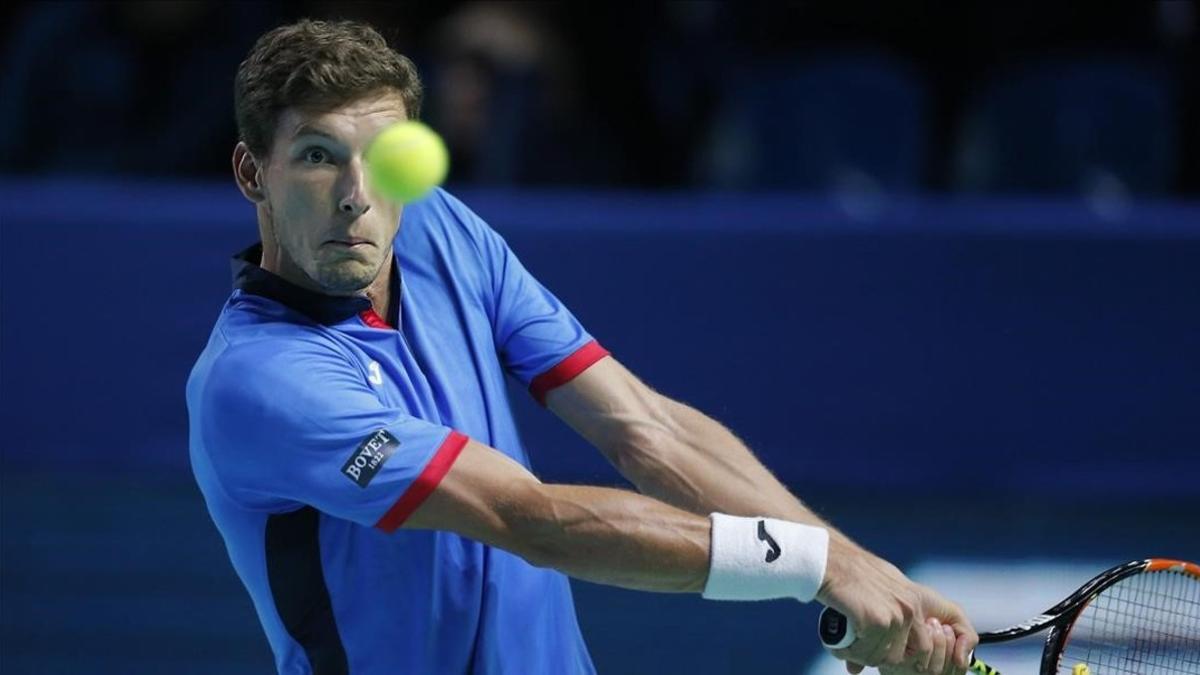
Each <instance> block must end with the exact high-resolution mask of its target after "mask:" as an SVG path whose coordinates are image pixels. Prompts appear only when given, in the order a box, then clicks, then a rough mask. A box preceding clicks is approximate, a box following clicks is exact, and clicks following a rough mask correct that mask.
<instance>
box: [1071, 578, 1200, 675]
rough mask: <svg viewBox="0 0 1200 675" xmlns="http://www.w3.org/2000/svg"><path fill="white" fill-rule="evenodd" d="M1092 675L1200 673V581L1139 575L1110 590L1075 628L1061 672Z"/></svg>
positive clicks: (1084, 613)
mask: <svg viewBox="0 0 1200 675" xmlns="http://www.w3.org/2000/svg"><path fill="white" fill-rule="evenodd" d="M1079 664H1086V665H1087V667H1088V668H1087V672H1088V673H1089V674H1090V675H1110V674H1111V675H1122V674H1125V673H1130V674H1136V675H1160V674H1161V675H1175V674H1176V673H1187V674H1188V675H1196V674H1197V673H1200V579H1198V578H1196V577H1194V576H1192V575H1190V574H1187V573H1183V572H1174V571H1155V572H1144V573H1141V574H1135V575H1133V576H1131V577H1128V578H1126V579H1123V580H1121V581H1119V582H1117V583H1116V584H1114V585H1113V586H1111V587H1109V588H1107V589H1105V590H1104V591H1102V592H1101V593H1100V594H1099V595H1097V596H1096V597H1095V598H1093V599H1092V601H1091V602H1090V603H1089V604H1088V605H1087V607H1085V608H1084V610H1083V612H1082V613H1080V615H1079V617H1078V618H1076V620H1075V622H1074V624H1073V625H1072V626H1071V628H1070V634H1069V635H1068V637H1067V641H1066V644H1065V645H1064V649H1063V651H1062V657H1061V659H1060V660H1059V672H1063V673H1072V672H1077V671H1076V670H1075V669H1076V668H1077V666H1078V665H1079Z"/></svg>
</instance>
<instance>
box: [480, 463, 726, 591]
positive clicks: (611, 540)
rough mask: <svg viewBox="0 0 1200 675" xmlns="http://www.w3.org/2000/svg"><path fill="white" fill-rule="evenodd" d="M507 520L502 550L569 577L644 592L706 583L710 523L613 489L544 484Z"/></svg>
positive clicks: (688, 588)
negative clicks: (530, 501)
mask: <svg viewBox="0 0 1200 675" xmlns="http://www.w3.org/2000/svg"><path fill="white" fill-rule="evenodd" d="M534 503H535V504H536V506H534V507H533V508H530V507H529V503H528V502H527V503H526V504H525V505H524V506H523V508H521V509H520V510H519V511H514V512H513V513H511V514H509V515H508V516H507V518H506V520H507V521H508V523H509V527H508V532H509V537H508V539H509V541H507V542H501V544H502V545H504V546H505V548H509V549H510V550H512V551H514V552H516V553H518V554H519V555H521V556H522V557H524V558H526V559H527V560H529V561H530V562H532V563H533V564H535V565H538V566H542V567H551V568H554V569H557V570H559V571H560V572H563V573H564V574H567V575H569V576H572V577H576V578H579V579H585V580H587V581H593V582H596V583H601V584H608V585H613V586H622V587H625V588H632V589H638V590H646V591H658V592H680V593H683V592H691V593H698V592H700V591H701V590H703V588H704V583H705V580H706V579H707V576H708V565H709V545H710V540H709V536H710V521H709V519H708V518H704V517H701V516H698V515H696V514H692V513H688V512H687V511H684V510H681V509H677V508H675V507H672V506H669V505H667V504H663V503H661V502H659V501H656V500H654V499H650V498H648V497H645V496H643V495H639V494H636V493H633V492H628V491H624V490H615V489H611V488H600V487H585V486H574V485H542V486H541V487H540V488H539V497H538V499H537V500H536V501H535V502H534Z"/></svg>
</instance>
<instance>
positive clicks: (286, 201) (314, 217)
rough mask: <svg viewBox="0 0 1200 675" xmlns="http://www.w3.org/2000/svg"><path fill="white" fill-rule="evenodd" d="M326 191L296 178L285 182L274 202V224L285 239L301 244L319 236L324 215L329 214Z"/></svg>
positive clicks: (310, 181) (321, 186)
mask: <svg viewBox="0 0 1200 675" xmlns="http://www.w3.org/2000/svg"><path fill="white" fill-rule="evenodd" d="M328 194H329V190H328V189H326V187H325V186H324V185H321V184H320V181H315V180H311V179H304V178H297V179H293V180H290V181H288V182H287V183H286V184H285V185H284V189H283V190H282V191H281V193H280V195H279V199H277V200H276V204H275V207H276V209H277V210H276V218H275V220H276V224H277V227H278V229H280V230H282V232H281V233H280V234H282V235H283V236H284V237H286V238H287V239H291V240H293V241H303V240H305V239H307V238H309V237H312V236H316V235H317V234H320V232H318V230H321V229H322V228H323V222H324V220H323V217H322V216H323V214H325V213H327V212H328V208H329V205H328Z"/></svg>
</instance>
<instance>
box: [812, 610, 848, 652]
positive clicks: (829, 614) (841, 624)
mask: <svg viewBox="0 0 1200 675" xmlns="http://www.w3.org/2000/svg"><path fill="white" fill-rule="evenodd" d="M817 634H818V635H820V636H821V644H823V645H825V648H826V649H845V648H846V647H849V646H850V645H852V644H854V641H855V640H856V639H858V635H857V634H856V633H855V632H854V626H851V625H850V619H847V618H846V615H845V614H842V613H841V612H839V611H837V610H836V609H834V608H832V607H826V608H825V609H823V610H821V618H820V619H819V620H818V621H817Z"/></svg>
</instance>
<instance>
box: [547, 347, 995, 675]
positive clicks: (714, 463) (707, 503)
mask: <svg viewBox="0 0 1200 675" xmlns="http://www.w3.org/2000/svg"><path fill="white" fill-rule="evenodd" d="M546 404H547V407H549V408H550V409H551V410H552V411H554V413H555V414H557V415H558V416H559V417H560V418H562V419H563V420H564V421H565V422H566V423H567V424H569V425H570V426H571V427H572V428H574V429H575V430H576V431H577V432H578V433H579V434H581V435H582V436H583V437H584V438H586V439H587V440H588V441H589V442H591V443H592V444H593V445H595V446H596V447H597V448H599V449H600V451H601V452H602V453H603V454H604V455H605V457H607V458H608V460H609V461H610V462H611V463H612V464H613V465H614V466H616V467H617V469H618V470H619V471H620V472H621V474H622V475H624V476H625V477H626V478H627V479H628V480H629V481H630V482H632V483H633V484H634V485H635V486H637V488H638V490H639V491H641V492H642V493H644V494H647V495H651V496H653V497H655V498H657V499H661V500H662V501H664V502H667V503H668V504H672V505H675V506H677V507H679V508H681V509H685V510H687V511H691V512H693V513H710V512H714V511H718V512H724V513H731V514H737V515H744V516H751V515H767V516H772V517H776V518H782V519H786V520H789V521H794V522H799V523H807V524H811V525H819V526H822V527H825V528H827V529H828V530H829V534H830V542H829V562H828V567H827V572H826V575H825V582H824V585H823V587H822V589H821V592H820V594H819V595H818V599H819V600H821V601H822V602H824V603H825V604H828V605H831V606H834V607H836V608H837V609H839V610H841V609H842V607H840V606H838V605H840V604H843V603H845V606H846V607H847V609H848V610H849V611H848V612H846V613H847V614H848V615H849V616H851V617H852V618H854V617H856V616H858V615H863V616H865V615H867V614H869V613H870V612H871V611H872V610H873V609H874V608H873V607H871V606H869V604H868V603H866V602H861V601H860V595H859V592H860V591H861V592H862V595H861V598H868V597H875V593H877V592H884V593H897V594H902V593H903V592H904V591H902V589H909V590H910V591H911V592H912V593H913V594H915V596H916V598H917V606H916V607H915V608H913V611H914V614H915V616H914V617H913V618H915V619H917V620H916V621H915V622H912V623H911V624H910V625H911V626H912V627H913V628H912V633H911V637H910V639H909V641H908V642H909V644H908V645H907V647H908V648H909V649H914V648H915V649H917V650H918V651H922V652H927V651H928V650H929V642H928V639H927V636H926V635H925V633H924V631H922V630H920V628H919V627H920V626H921V625H922V621H923V619H924V616H925V615H928V616H929V617H931V618H936V619H938V620H939V621H941V622H943V623H945V624H947V625H950V626H952V627H954V629H955V630H956V631H957V634H958V636H959V639H958V641H957V643H956V644H955V647H954V656H955V660H956V661H957V662H958V663H959V664H962V665H963V666H964V667H965V664H966V661H967V654H968V653H969V652H970V650H971V649H973V648H974V646H975V641H976V640H977V638H976V636H975V632H974V629H973V628H972V627H971V625H970V623H969V621H968V620H967V619H966V617H965V615H964V614H963V613H962V612H961V610H959V608H958V607H956V606H955V605H954V604H953V603H950V602H948V601H946V600H944V599H943V598H941V597H940V596H938V595H937V594H936V593H935V592H933V591H932V590H930V589H927V588H925V587H922V586H918V585H916V584H913V583H912V582H911V581H909V580H908V579H907V578H906V577H905V576H904V575H903V574H902V573H901V572H900V571H899V570H897V569H896V568H895V567H894V566H893V565H891V564H890V563H888V562H887V561H885V560H882V559H880V558H878V557H877V556H875V555H872V554H871V553H869V552H867V551H866V550H864V549H863V548H861V547H859V546H858V545H856V544H855V543H854V542H852V541H851V540H850V539H849V538H848V537H846V536H844V535H843V534H841V533H840V532H838V531H837V530H836V529H834V528H832V527H831V526H830V525H829V524H828V523H826V522H824V521H823V520H822V519H821V518H820V517H818V516H817V515H816V514H815V513H813V512H812V511H811V510H810V509H809V508H808V507H807V506H805V505H804V504H803V503H802V502H801V501H800V500H799V499H798V498H796V496H795V495H793V494H792V493H791V492H790V491H788V489H787V488H786V487H784V486H783V484H782V483H780V482H779V481H778V480H777V479H776V478H775V476H774V475H772V474H771V472H770V471H769V470H767V468H766V467H765V466H763V464H762V463H761V462H759V461H758V459H757V458H755V457H754V454H753V453H752V452H751V451H750V449H749V448H747V447H746V445H745V444H744V443H742V442H741V441H740V440H739V439H738V438H737V437H736V436H734V435H733V433H731V432H730V431H729V430H728V429H726V428H725V427H724V426H722V425H721V424H720V423H719V422H717V421H716V420H713V419H712V418H710V417H708V416H706V415H704V414H703V413H701V412H699V411H697V410H695V409H693V408H691V407H689V406H687V405H684V404H682V403H679V402H677V401H673V400H671V399H669V398H667V397H665V396H662V395H661V394H659V393H657V392H655V391H654V390H652V389H651V388H650V387H648V386H646V385H645V384H644V383H642V382H641V381H640V380H639V379H638V378H637V377H635V376H634V375H633V374H632V373H631V372H629V370H627V369H626V368H625V367H624V366H622V365H621V364H620V363H618V362H617V361H616V359H614V358H611V357H610V358H606V359H603V360H601V361H599V362H597V363H595V364H594V365H592V366H591V367H590V368H588V369H587V370H586V371H584V372H583V373H581V374H580V375H579V376H577V377H576V378H574V379H573V380H571V381H570V382H568V383H566V384H564V385H563V386H561V387H558V388H556V389H554V390H553V391H551V392H550V393H549V395H548V396H547V399H546ZM866 586H878V588H876V589H873V590H866V589H865V587H866ZM855 621H856V622H857V621H858V619H857V618H855ZM905 646H906V645H904V644H891V645H889V646H888V647H887V649H888V650H889V651H890V653H891V654H892V655H893V656H895V655H896V654H900V653H902V652H903V650H904V648H905Z"/></svg>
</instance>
